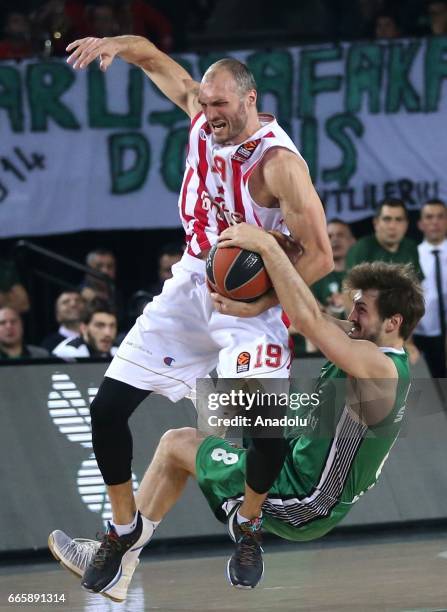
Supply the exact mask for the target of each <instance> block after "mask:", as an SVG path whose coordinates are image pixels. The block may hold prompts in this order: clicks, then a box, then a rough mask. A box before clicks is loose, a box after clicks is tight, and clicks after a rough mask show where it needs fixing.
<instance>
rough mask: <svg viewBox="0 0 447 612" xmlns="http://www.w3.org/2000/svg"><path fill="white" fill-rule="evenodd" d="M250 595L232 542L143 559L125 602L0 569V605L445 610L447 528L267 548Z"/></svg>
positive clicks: (17, 569) (96, 611) (129, 611)
mask: <svg viewBox="0 0 447 612" xmlns="http://www.w3.org/2000/svg"><path fill="white" fill-rule="evenodd" d="M265 549H266V553H265V557H264V559H265V566H266V571H265V576H264V579H263V581H262V583H261V584H260V585H259V586H258V588H257V589H255V590H253V591H245V590H244V591H241V590H238V589H234V588H233V587H231V586H229V585H228V583H227V582H226V579H225V577H224V568H225V564H226V560H227V558H228V553H229V552H231V545H230V546H229V547H223V548H222V547H220V546H219V547H218V549H217V550H216V549H211V550H209V551H206V552H204V551H203V549H200V551H199V552H197V551H195V550H194V548H192V547H190V548H189V550H187V551H186V552H184V553H182V554H180V555H176V556H173V555H168V556H167V555H163V556H162V557H161V556H160V555H159V554H154V555H153V556H152V557H151V555H150V554H149V555H147V556H145V558H144V559H143V560H142V562H141V563H140V566H139V568H138V570H137V572H136V574H135V576H134V580H133V582H132V585H131V587H130V590H129V595H128V598H127V600H126V602H125V603H123V604H117V603H113V602H110V601H109V600H107V599H105V598H103V597H101V596H99V595H92V594H90V593H86V592H85V591H83V590H82V589H81V588H80V586H79V581H78V580H77V579H76V577H75V576H73V575H72V574H70V573H69V572H66V571H65V570H63V569H62V568H61V567H60V566H59V565H58V564H57V563H56V562H50V561H48V562H42V563H39V564H33V565H29V564H25V565H22V566H21V565H17V564H15V565H12V566H5V565H3V566H0V611H1V612H6V611H8V612H12V611H13V610H17V611H18V610H24V611H30V610H32V609H34V610H39V611H45V612H46V611H47V610H59V611H60V610H69V611H70V612H78V611H79V612H81V611H82V612H109V611H115V610H121V611H122V612H144V611H146V610H160V611H163V612H168V611H174V610H183V611H188V612H193V611H194V612H198V611H200V612H202V611H203V612H211V611H222V612H223V611H232V612H246V611H250V610H257V611H258V612H259V611H265V612H273V611H277V610H281V611H287V612H293V611H305V612H313V611H315V612H320V611H322V612H323V611H324V612H338V611H340V612H351V611H352V612H368V611H376V610H377V611H381V612H382V611H385V612H388V611H389V612H396V611H399V612H410V611H411V612H416V611H418V612H422V611H424V612H434V611H441V610H443V611H447V532H436V533H425V534H424V533H423V534H421V533H418V534H411V533H410V534H405V535H394V536H390V535H387V536H384V535H376V536H374V537H373V536H370V537H367V538H365V537H364V536H362V537H359V536H353V535H349V536H346V537H344V538H341V537H340V536H339V537H338V538H337V539H336V540H332V539H327V540H322V541H321V542H319V543H317V544H314V545H301V546H300V545H297V544H291V545H281V546H279V547H278V546H276V545H275V544H274V543H270V542H268V543H267V545H266V546H265ZM10 593H58V594H62V593H63V594H64V595H65V598H66V602H65V603H63V604H47V605H38V604H36V605H34V604H13V603H8V600H7V599H8V595H9V594H10Z"/></svg>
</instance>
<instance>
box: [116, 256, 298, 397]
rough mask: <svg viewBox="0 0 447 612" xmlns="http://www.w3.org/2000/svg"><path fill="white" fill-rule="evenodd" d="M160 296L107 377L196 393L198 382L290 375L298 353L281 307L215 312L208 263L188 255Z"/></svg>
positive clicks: (169, 392) (172, 392)
mask: <svg viewBox="0 0 447 612" xmlns="http://www.w3.org/2000/svg"><path fill="white" fill-rule="evenodd" d="M172 272H173V277H172V278H171V279H169V280H167V281H166V282H165V284H164V287H163V292H162V293H161V295H159V296H157V297H155V298H154V300H153V302H151V303H150V304H148V305H147V306H146V308H145V309H144V312H143V314H142V315H141V316H140V317H138V319H137V320H136V323H135V325H134V326H133V327H132V329H131V330H130V332H129V333H128V334H127V336H126V337H125V338H124V340H123V342H122V343H121V346H120V347H119V349H118V351H117V353H116V355H115V357H114V358H113V361H112V363H111V364H110V366H109V368H108V369H107V372H106V374H105V375H106V376H108V377H109V378H114V379H116V380H120V381H122V382H125V383H128V384H129V385H132V386H134V387H137V388H139V389H147V390H151V391H154V392H156V393H159V394H161V395H165V396H166V397H168V398H169V399H170V400H172V401H174V402H175V401H177V400H179V399H181V398H182V397H185V396H189V397H191V396H192V395H193V394H194V391H195V385H196V379H197V378H205V377H206V376H207V375H208V374H209V372H211V371H212V370H213V369H214V368H217V374H218V376H220V377H224V378H248V377H256V378H257V377H259V378H261V377H271V378H288V377H289V371H290V361H291V354H290V350H289V347H288V333H287V329H286V326H285V325H284V323H283V322H282V320H281V308H280V307H279V306H277V307H274V308H271V309H269V310H267V311H266V312H264V313H262V314H261V315H259V316H257V317H252V318H238V317H231V316H228V315H223V314H221V313H219V312H217V311H215V310H214V309H213V305H212V300H211V297H210V295H209V291H208V288H207V286H206V277H205V262H204V261H202V260H200V259H197V258H196V257H192V256H191V255H188V254H185V255H183V257H182V259H181V261H180V262H178V263H177V264H175V265H174V266H173V267H172Z"/></svg>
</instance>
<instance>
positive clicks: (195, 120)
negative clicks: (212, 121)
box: [189, 111, 203, 131]
mask: <svg viewBox="0 0 447 612" xmlns="http://www.w3.org/2000/svg"><path fill="white" fill-rule="evenodd" d="M200 115H203V112H202V111H199V112H198V113H197V115H195V116H194V117H193V118H192V120H191V127H190V128H189V131H191V130H192V128H193V127H194V126H195V124H196V123H197V120H198V118H199V117H200Z"/></svg>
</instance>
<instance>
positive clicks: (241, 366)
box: [236, 351, 250, 374]
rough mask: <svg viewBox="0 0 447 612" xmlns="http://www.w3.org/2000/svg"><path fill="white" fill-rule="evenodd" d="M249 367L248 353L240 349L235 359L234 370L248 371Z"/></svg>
mask: <svg viewBox="0 0 447 612" xmlns="http://www.w3.org/2000/svg"><path fill="white" fill-rule="evenodd" d="M249 368H250V353H248V352H247V351H242V353H239V355H238V356H237V360H236V372H237V373H238V374H240V372H248V370H249Z"/></svg>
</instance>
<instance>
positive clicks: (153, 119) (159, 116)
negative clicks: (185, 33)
mask: <svg viewBox="0 0 447 612" xmlns="http://www.w3.org/2000/svg"><path fill="white" fill-rule="evenodd" d="M176 60H177V61H178V63H179V64H180V65H181V66H182V67H183V68H184V69H185V70H186V72H187V73H188V74H189V75H191V74H192V64H191V62H189V61H188V60H186V59H184V58H182V57H178V58H176ZM149 83H150V85H151V86H152V88H153V90H154V91H155V92H156V94H157V95H158V96H161V97H162V98H164V99H166V96H165V95H164V94H162V93H161V91H160V90H159V89H158V87H157V86H156V85H155V84H154V83H152V81H149ZM185 119H187V115H186V114H185V111H183V110H182V109H181V108H179V107H178V106H176V105H175V104H173V105H172V109H171V110H168V111H152V112H151V113H149V117H148V120H149V123H151V124H152V125H163V126H164V127H167V128H171V127H172V126H173V125H174V124H175V123H177V122H178V121H184V120H185Z"/></svg>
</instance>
